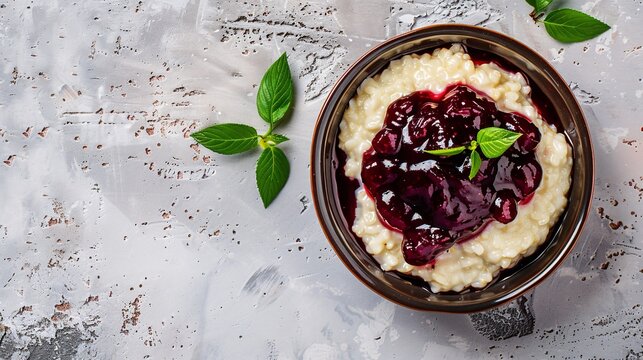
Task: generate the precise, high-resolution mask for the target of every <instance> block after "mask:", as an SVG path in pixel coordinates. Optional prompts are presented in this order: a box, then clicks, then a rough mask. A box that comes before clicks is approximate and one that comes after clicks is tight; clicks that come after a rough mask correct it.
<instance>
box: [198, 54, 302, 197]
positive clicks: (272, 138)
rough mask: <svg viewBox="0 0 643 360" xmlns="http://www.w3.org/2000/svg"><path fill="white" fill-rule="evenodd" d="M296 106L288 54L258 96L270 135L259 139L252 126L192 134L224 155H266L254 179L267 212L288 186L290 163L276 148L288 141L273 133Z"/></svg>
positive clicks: (269, 74) (265, 78)
mask: <svg viewBox="0 0 643 360" xmlns="http://www.w3.org/2000/svg"><path fill="white" fill-rule="evenodd" d="M292 102H293V83H292V77H291V75H290V67H289V66H288V59H287V57H286V53H283V54H282V55H281V56H280V57H279V59H277V61H275V62H274V63H273V64H272V65H271V66H270V67H269V68H268V70H267V71H266V73H265V74H264V76H263V78H262V79H261V84H260V85H259V91H258V93H257V112H258V113H259V116H260V117H261V118H262V119H263V120H264V121H266V122H267V123H268V124H269V128H268V131H266V133H265V134H263V135H259V133H258V132H257V130H256V129H255V128H253V127H252V126H248V125H244V124H232V123H226V124H217V125H213V126H210V127H207V128H205V129H203V130H200V131H197V132H195V133H193V134H191V136H192V138H193V139H194V140H196V142H197V143H199V144H201V145H203V146H205V147H206V148H208V149H210V150H212V151H214V152H216V153H219V154H224V155H232V154H239V153H242V152H246V151H249V150H252V149H255V148H257V147H261V149H263V151H262V152H261V155H260V156H259V159H258V160H257V166H256V170H255V176H256V181H257V189H258V190H259V195H260V196H261V201H262V202H263V206H264V207H265V208H267V207H268V206H269V205H270V204H271V203H272V201H273V200H274V199H275V198H276V197H277V195H279V192H280V191H281V189H283V187H284V186H285V185H286V182H287V181H288V176H289V175H290V163H289V162H288V158H287V157H286V154H284V152H283V151H282V150H281V149H279V148H278V147H277V145H278V144H281V143H283V142H285V141H288V140H289V139H288V138H287V137H286V136H284V135H281V134H273V133H272V131H273V130H274V128H275V127H277V125H278V124H279V122H280V120H282V119H283V117H284V116H285V115H286V113H287V112H288V110H290V108H291V106H292Z"/></svg>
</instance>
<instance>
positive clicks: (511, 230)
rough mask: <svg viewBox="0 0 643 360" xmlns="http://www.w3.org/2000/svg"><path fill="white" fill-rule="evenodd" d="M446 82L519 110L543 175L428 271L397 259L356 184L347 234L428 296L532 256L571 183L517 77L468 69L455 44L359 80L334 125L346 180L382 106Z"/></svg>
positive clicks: (395, 242)
mask: <svg viewBox="0 0 643 360" xmlns="http://www.w3.org/2000/svg"><path fill="white" fill-rule="evenodd" d="M454 83H462V84H468V85H470V86H472V87H474V88H476V89H477V90H480V91H482V92H484V93H486V94H487V95H488V96H489V97H490V98H491V99H493V100H494V101H495V102H496V105H497V106H498V108H499V109H500V110H501V111H505V112H518V113H521V114H522V115H524V116H525V117H527V118H529V119H530V120H531V121H532V122H533V123H534V125H536V126H537V127H538V129H539V130H540V132H541V140H540V143H539V144H538V147H537V148H536V159H537V160H538V162H539V163H540V165H541V167H542V170H543V178H542V181H541V184H540V186H539V187H538V189H536V192H535V194H534V196H533V198H532V200H531V201H530V202H529V203H527V204H525V205H519V207H518V215H517V217H516V218H515V219H514V220H513V221H512V222H510V223H508V224H501V223H499V222H496V221H493V222H492V223H491V224H489V225H488V226H487V227H486V228H485V229H484V231H482V233H480V234H479V235H478V236H477V237H475V238H473V239H470V240H468V241H465V242H463V243H460V244H455V245H454V246H452V247H451V248H450V249H449V250H448V251H446V252H444V253H442V254H440V255H439V256H438V257H437V259H436V262H435V264H434V266H433V267H432V268H431V267H430V266H427V267H417V266H412V265H409V264H407V263H406V262H405V261H404V257H403V255H402V250H401V247H400V246H401V243H402V234H401V233H399V232H396V231H392V230H389V229H388V228H387V227H385V226H384V225H383V224H382V223H381V222H380V220H379V218H378V216H377V212H376V209H375V202H374V201H373V200H372V199H371V198H370V197H369V196H368V195H366V192H365V190H364V188H363V187H362V186H360V187H359V188H358V189H357V193H356V195H357V210H356V218H355V222H354V224H353V231H354V232H355V234H356V235H357V236H359V237H360V238H361V239H362V241H363V242H364V244H365V245H366V250H367V251H368V252H369V253H370V254H372V255H373V257H374V258H375V259H376V260H377V261H378V262H379V263H380V265H381V267H382V269H383V270H387V271H388V270H396V271H399V272H402V273H407V274H412V275H416V276H419V277H421V278H422V279H424V280H425V281H427V282H428V283H429V284H430V286H431V289H432V290H433V291H434V292H439V291H461V290H464V289H465V288H467V287H475V288H481V287H484V286H486V285H487V284H488V283H489V282H490V281H491V280H492V279H493V277H494V276H496V275H497V274H498V272H500V270H502V269H507V268H510V267H512V266H514V265H515V264H516V263H517V262H518V261H519V260H520V259H521V258H523V257H525V256H528V255H530V254H532V253H533V252H534V251H535V250H536V249H537V247H538V246H539V245H540V244H542V243H543V242H544V241H545V240H546V238H547V234H548V233H549V229H550V228H551V227H552V226H553V225H554V224H555V223H556V221H557V219H558V217H559V216H560V214H561V213H562V212H563V211H564V209H565V206H566V205H567V197H566V195H567V191H568V190H569V187H570V185H571V176H570V174H571V169H572V154H571V148H570V147H569V145H568V144H567V142H566V140H565V137H564V135H563V134H559V133H556V130H555V129H554V128H553V127H552V126H550V125H548V124H547V123H545V122H544V121H543V119H542V118H541V117H540V115H539V114H538V112H537V111H536V108H535V107H534V105H533V103H532V102H531V99H530V97H529V94H530V92H531V88H530V87H529V85H527V81H526V80H525V78H524V77H523V76H522V74H520V73H510V72H507V71H504V70H503V69H501V68H500V67H498V66H497V65H495V64H493V63H489V64H481V65H475V64H474V63H473V61H471V59H470V57H469V55H468V54H466V53H465V51H464V49H463V48H462V46H460V45H458V44H455V45H452V46H451V48H450V49H447V48H441V49H437V50H435V51H434V52H433V53H432V54H423V55H416V54H412V55H407V56H404V57H403V58H401V59H399V60H395V61H392V62H391V63H390V65H389V67H388V68H387V69H385V70H384V71H383V72H382V73H381V74H378V75H376V76H374V77H372V78H368V79H366V80H364V82H363V83H362V84H361V86H360V87H359V89H358V90H357V95H356V96H355V97H353V99H351V100H350V103H349V106H348V109H347V110H346V111H345V113H344V117H343V119H342V122H341V123H340V134H339V147H340V149H342V150H343V151H344V152H345V153H346V155H347V160H346V165H345V167H344V172H345V174H346V176H348V177H352V178H356V179H360V173H361V169H362V155H363V153H364V152H365V151H366V150H368V149H369V148H370V147H371V140H372V139H373V137H374V136H375V134H376V133H377V132H378V131H379V130H380V129H381V127H382V124H383V123H384V118H385V115H386V109H387V107H388V105H389V104H390V103H392V102H393V101H395V100H397V99H398V98H400V97H402V96H405V95H408V94H410V93H412V92H414V91H418V90H430V91H432V92H435V93H440V92H442V91H443V90H444V89H445V88H446V87H447V86H448V85H451V84H454ZM360 180H361V179H360Z"/></svg>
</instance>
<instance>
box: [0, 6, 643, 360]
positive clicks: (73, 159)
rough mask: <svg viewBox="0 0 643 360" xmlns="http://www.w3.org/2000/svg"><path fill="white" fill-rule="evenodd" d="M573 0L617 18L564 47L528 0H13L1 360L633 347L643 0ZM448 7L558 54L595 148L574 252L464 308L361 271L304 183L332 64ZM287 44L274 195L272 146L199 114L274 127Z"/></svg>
mask: <svg viewBox="0 0 643 360" xmlns="http://www.w3.org/2000/svg"><path fill="white" fill-rule="evenodd" d="M555 3H556V2H555ZM560 3H564V4H565V6H569V7H573V8H578V9H582V10H584V11H586V12H589V13H591V14H594V15H597V16H599V17H600V18H601V19H603V20H604V21H606V22H607V23H608V24H611V25H612V30H611V31H609V32H607V33H605V34H604V35H602V36H600V37H599V38H597V39H594V40H591V41H588V42H584V43H580V44H574V45H562V44H560V43H557V42H556V41H554V40H552V39H551V38H549V37H548V36H547V34H546V33H545V31H544V29H543V28H542V25H536V24H534V23H533V21H531V19H530V18H529V16H528V14H529V12H530V8H529V7H528V5H527V4H526V3H524V2H523V1H500V0H456V1H449V2H446V1H437V0H427V1H410V0H409V1H405V0H378V1H374V0H357V1H343V0H341V1H340V0H335V1H332V0H328V1H323V0H315V1H303V0H302V1H298V0H294V1H293V0H289V1H285V0H272V1H261V2H258V1H219V0H157V1H148V0H143V1H138V0H136V1H119V0H104V1H95V0H94V1H76V2H73V1H56V0H50V1H27V0H5V1H0V49H1V50H0V58H1V59H2V62H1V63H0V142H1V144H2V146H0V161H2V163H0V201H1V202H0V255H1V259H2V261H0V359H12V360H18V359H33V360H44V359H141V358H152V359H159V358H162V359H254V358H259V359H277V358H279V359H292V358H303V359H393V358H404V359H434V358H435V359H440V358H458V359H481V358H492V359H498V358H510V357H513V358H520V359H525V358H538V359H540V358H547V357H552V358H554V357H555V358H559V359H560V358H570V359H576V358H580V357H581V355H582V357H583V358H592V357H598V358H610V359H611V358H615V359H616V358H618V359H622V358H627V359H637V358H641V356H643V345H642V344H643V341H642V340H641V339H642V338H643V330H642V329H643V325H642V324H641V320H642V318H643V311H642V309H641V301H642V300H643V294H642V290H641V277H642V276H643V266H642V265H641V256H642V255H643V250H642V248H643V238H642V236H641V235H640V233H639V227H640V226H641V216H643V207H642V205H641V201H642V199H643V173H642V172H641V166H640V164H641V147H642V146H643V144H642V142H643V136H642V134H643V128H642V126H643V123H642V122H641V103H642V97H643V80H642V77H643V57H642V56H641V54H642V53H643V51H642V45H643V35H642V33H643V31H642V30H643V28H642V26H641V7H642V6H643V5H642V4H641V2H640V1H636V2H635V1H616V0H599V1H595V2H584V1H580V0H574V1H565V2H560ZM554 6H556V5H554ZM444 22H460V23H467V24H477V25H482V26H486V27H489V28H492V29H495V30H499V31H502V32H504V33H506V34H509V35H511V36H513V37H515V38H517V39H518V40H520V41H523V42H524V43H526V44H527V45H529V46H531V47H532V48H533V49H535V50H536V51H538V52H539V53H541V54H542V55H543V56H545V57H546V58H548V59H549V60H550V61H551V62H552V63H553V65H554V66H555V67H556V68H557V69H558V70H559V71H560V72H561V74H562V75H563V76H564V77H565V79H566V80H567V81H569V85H570V87H571V88H572V89H573V91H574V93H575V94H576V95H577V97H578V99H579V101H580V102H581V104H582V106H583V110H584V111H585V114H586V116H587V119H588V121H589V124H590V127H591V131H592V135H593V139H594V143H595V150H596V167H597V174H596V192H595V197H594V203H593V208H592V213H591V214H590V216H589V222H588V224H587V226H586V228H585V230H584V232H583V234H582V236H581V239H580V240H579V244H578V246H577V247H576V249H575V251H574V252H573V254H572V255H571V256H570V257H569V258H568V259H567V261H566V262H565V263H564V265H563V266H562V267H561V268H560V269H559V270H558V271H557V272H556V274H555V275H554V276H552V277H551V278H549V279H548V280H547V281H545V282H544V283H542V284H541V285H540V286H539V287H538V288H536V289H535V290H534V291H532V292H531V293H529V294H527V295H526V296H525V297H523V298H520V299H518V300H517V302H514V303H512V304H509V305H506V306H505V307H502V308H499V309H495V310H492V311H490V312H488V313H483V314H478V315H472V316H467V315H442V314H431V313H420V312H416V311H412V310H408V309H405V308H401V307H398V306H396V305H393V304H391V303H389V302H387V301H385V300H383V299H382V298H380V297H378V296H377V295H375V294H374V293H372V292H371V291H369V290H368V289H367V288H366V287H364V286H363V285H361V284H360V283H359V282H358V281H357V280H356V279H354V278H353V277H352V275H350V273H349V272H348V271H347V270H346V269H345V268H344V266H343V265H342V264H341V263H340V261H339V260H338V259H337V258H336V256H335V255H334V254H333V252H332V250H331V249H330V247H329V245H328V244H327V242H326V240H325V239H324V236H323V234H322V232H321V230H320V228H319V226H318V224H317V220H316V217H315V214H314V210H313V209H312V207H311V205H310V190H309V179H308V171H309V164H308V159H309V146H310V137H311V134H312V129H313V124H314V121H315V118H316V115H317V112H318V110H319V108H320V106H321V104H322V102H323V100H324V98H325V95H326V94H327V92H328V91H329V88H330V87H331V86H332V84H333V83H334V82H335V81H336V79H337V77H338V76H339V75H340V74H341V73H342V71H344V70H345V69H346V68H347V66H348V65H350V63H351V62H352V61H353V60H355V59H356V58H357V57H358V56H360V55H361V54H362V53H363V52H364V51H366V50H367V49H369V48H370V47H372V46H373V45H375V44H377V43H378V42H379V41H381V40H383V39H385V38H387V37H389V36H392V35H395V34H398V33H401V32H404V31H407V30H409V29H413V28H417V27H420V26H424V25H428V24H433V23H444ZM283 51H287V52H288V54H289V57H290V62H291V66H292V71H293V74H294V77H295V87H296V102H295V107H294V111H293V113H292V116H291V118H290V119H289V120H288V121H286V123H285V124H284V125H283V128H282V131H283V132H284V133H285V134H287V135H288V137H290V138H291V139H292V141H289V142H287V143H285V144H284V146H283V148H284V150H285V151H286V153H287V156H288V157H289V159H290V161H291V166H292V172H291V177H290V180H289V182H288V184H287V187H286V189H285V190H284V192H283V193H282V194H281V195H280V196H279V197H278V198H277V200H276V201H275V202H274V203H273V205H272V206H271V207H270V209H269V210H264V209H263V208H262V206H261V203H260V200H259V197H258V194H257V191H256V189H255V185H254V162H255V159H256V157H257V156H258V154H257V153H256V152H253V153H250V154H245V155H240V156H234V157H223V156H218V155H214V154H212V153H210V152H209V151H208V150H206V149H204V148H202V147H200V146H198V145H196V144H195V143H194V141H192V140H191V139H190V137H189V134H190V132H191V131H194V130H195V129H199V128H202V127H204V126H207V125H210V124H214V123H217V122H224V121H226V122H227V121H234V122H245V123H249V124H252V125H255V126H257V127H260V128H261V127H263V126H264V124H263V122H262V121H261V120H260V119H259V117H258V116H257V114H256V110H255V105H254V101H255V95H256V91H257V86H258V83H259V81H260V79H261V75H262V74H263V71H264V70H265V69H266V68H267V67H268V66H269V64H270V63H271V62H272V61H273V60H274V59H276V58H277V56H278V55H279V54H280V53H281V52H283ZM572 206H573V204H572Z"/></svg>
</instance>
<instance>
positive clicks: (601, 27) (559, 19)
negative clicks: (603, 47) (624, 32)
mask: <svg viewBox="0 0 643 360" xmlns="http://www.w3.org/2000/svg"><path fill="white" fill-rule="evenodd" d="M543 23H544V24H545V29H546V30H547V32H548V33H549V35H551V37H553V38H554V39H556V40H558V41H560V42H564V43H571V42H579V41H585V40H589V39H591V38H594V37H596V36H598V35H600V34H602V33H604V32H605V31H607V30H609V29H610V27H609V25H607V24H605V23H604V22H602V21H600V20H597V19H595V18H593V17H591V16H589V15H587V14H585V13H582V12H580V11H577V10H572V9H560V10H555V11H552V12H551V13H549V15H547V17H546V18H545V20H543Z"/></svg>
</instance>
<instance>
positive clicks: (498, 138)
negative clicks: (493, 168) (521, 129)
mask: <svg viewBox="0 0 643 360" xmlns="http://www.w3.org/2000/svg"><path fill="white" fill-rule="evenodd" d="M520 136H522V134H521V133H517V132H513V131H509V130H507V129H503V128H497V127H488V128H484V129H481V130H480V131H478V135H477V136H476V140H477V142H478V146H479V147H480V150H482V153H483V154H484V156H486V157H488V158H490V159H492V158H497V157H500V156H501V155H502V154H503V153H504V152H505V151H507V149H509V147H511V145H513V143H514V142H516V140H518V138H519V137H520Z"/></svg>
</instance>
